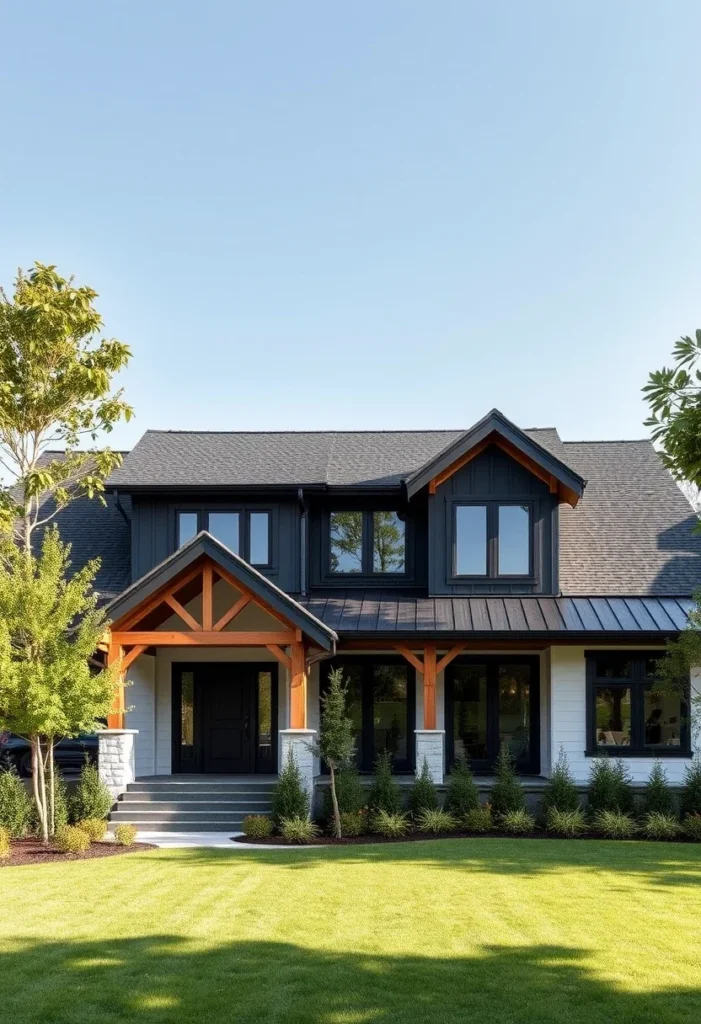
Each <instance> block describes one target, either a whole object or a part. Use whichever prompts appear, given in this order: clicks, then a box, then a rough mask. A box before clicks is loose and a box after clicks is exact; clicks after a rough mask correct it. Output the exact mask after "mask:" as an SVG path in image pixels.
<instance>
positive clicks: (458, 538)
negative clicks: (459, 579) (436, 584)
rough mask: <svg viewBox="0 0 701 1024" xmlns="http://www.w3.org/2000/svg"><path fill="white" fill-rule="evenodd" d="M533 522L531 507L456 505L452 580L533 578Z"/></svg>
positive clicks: (514, 504)
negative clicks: (465, 577)
mask: <svg viewBox="0 0 701 1024" xmlns="http://www.w3.org/2000/svg"><path fill="white" fill-rule="evenodd" d="M531 520H532V511H531V506H530V504H519V503H517V502H497V501H487V502H477V503H475V502H470V503H465V504H456V505H455V506H454V519H453V576H486V577H490V578H493V577H511V576H522V577H529V576H531V574H532V569H531V565H532V543H531V534H532V528H531Z"/></svg>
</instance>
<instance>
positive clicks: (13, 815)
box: [0, 766, 34, 839]
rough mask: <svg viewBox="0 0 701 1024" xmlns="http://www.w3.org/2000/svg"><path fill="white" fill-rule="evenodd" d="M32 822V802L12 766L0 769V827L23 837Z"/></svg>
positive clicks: (17, 836)
mask: <svg viewBox="0 0 701 1024" xmlns="http://www.w3.org/2000/svg"><path fill="white" fill-rule="evenodd" d="M33 822H34V803H33V801H32V798H31V797H30V795H29V793H28V792H27V787H26V786H25V784H24V783H23V782H22V780H21V779H20V777H19V775H18V774H17V770H16V769H15V768H14V766H12V767H10V768H7V769H5V768H3V769H0V828H4V829H6V830H7V833H8V835H10V836H11V837H12V838H13V839H23V838H24V836H26V835H27V834H28V833H29V832H30V831H31V828H32V824H33Z"/></svg>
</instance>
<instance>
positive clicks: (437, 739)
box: [414, 729, 445, 786]
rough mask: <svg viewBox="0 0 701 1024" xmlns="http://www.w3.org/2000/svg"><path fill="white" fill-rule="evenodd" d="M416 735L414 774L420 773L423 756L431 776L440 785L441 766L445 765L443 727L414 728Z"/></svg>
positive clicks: (441, 776)
mask: <svg viewBox="0 0 701 1024" xmlns="http://www.w3.org/2000/svg"><path fill="white" fill-rule="evenodd" d="M414 735H415V736H416V774H417V776H419V775H420V774H421V769H422V767H423V763H424V758H426V762H427V764H428V770H429V772H430V773H431V778H432V779H433V781H434V782H435V783H436V785H438V786H440V785H442V784H443V766H444V765H445V755H444V747H445V729H415V730H414Z"/></svg>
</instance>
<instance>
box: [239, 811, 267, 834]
mask: <svg viewBox="0 0 701 1024" xmlns="http://www.w3.org/2000/svg"><path fill="white" fill-rule="evenodd" d="M242 828H243V834H244V835H245V836H250V838H251V839H267V838H268V836H271V835H272V834H273V821H272V818H268V817H266V815H265V814H247V815H246V817H245V818H244V819H243V826H242Z"/></svg>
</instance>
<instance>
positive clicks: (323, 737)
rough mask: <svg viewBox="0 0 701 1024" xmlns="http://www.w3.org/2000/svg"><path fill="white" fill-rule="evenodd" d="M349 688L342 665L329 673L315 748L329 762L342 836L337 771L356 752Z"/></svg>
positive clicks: (335, 813)
mask: <svg viewBox="0 0 701 1024" xmlns="http://www.w3.org/2000/svg"><path fill="white" fill-rule="evenodd" d="M346 689H347V688H346V684H345V683H344V681H343V672H342V670H341V669H340V668H337V669H334V670H333V672H331V673H329V685H328V688H327V690H326V693H324V694H322V696H321V720H320V723H319V741H318V743H316V744H315V745H314V748H313V749H314V755H315V756H316V757H320V758H321V759H322V760H323V761H324V762H325V763H326V764H327V765H328V769H329V775H330V779H329V782H330V787H331V805H332V807H333V820H334V834H335V835H336V837H337V838H338V839H340V838H341V813H340V809H339V806H338V794H337V792H336V774H337V772H338V771H339V770H340V769H342V768H344V767H345V766H346V765H348V764H350V763H351V762H352V760H353V758H354V756H355V740H354V738H353V721H352V719H351V718H350V717H349V716H348V714H347V712H346V697H347V693H346Z"/></svg>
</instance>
